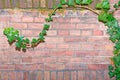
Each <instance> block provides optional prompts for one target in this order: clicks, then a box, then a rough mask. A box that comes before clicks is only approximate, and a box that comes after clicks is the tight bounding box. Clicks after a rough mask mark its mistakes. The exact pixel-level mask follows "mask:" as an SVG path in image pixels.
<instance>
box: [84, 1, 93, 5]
mask: <svg viewBox="0 0 120 80" xmlns="http://www.w3.org/2000/svg"><path fill="white" fill-rule="evenodd" d="M92 2H93V0H82V4H83V5H88V4H90V3H92Z"/></svg>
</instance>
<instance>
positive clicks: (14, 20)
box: [10, 17, 22, 22]
mask: <svg viewBox="0 0 120 80" xmlns="http://www.w3.org/2000/svg"><path fill="white" fill-rule="evenodd" d="M21 21H22V20H21V17H11V18H10V22H21Z"/></svg>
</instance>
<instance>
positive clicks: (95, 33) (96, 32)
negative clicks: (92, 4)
mask: <svg viewBox="0 0 120 80" xmlns="http://www.w3.org/2000/svg"><path fill="white" fill-rule="evenodd" d="M93 35H94V36H103V31H100V30H94V31H93Z"/></svg>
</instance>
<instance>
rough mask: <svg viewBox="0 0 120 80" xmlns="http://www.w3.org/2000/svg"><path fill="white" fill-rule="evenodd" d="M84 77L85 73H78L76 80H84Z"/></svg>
mask: <svg viewBox="0 0 120 80" xmlns="http://www.w3.org/2000/svg"><path fill="white" fill-rule="evenodd" d="M84 76H85V71H78V80H85V79H84ZM86 77H87V76H86ZM86 80H88V79H86Z"/></svg>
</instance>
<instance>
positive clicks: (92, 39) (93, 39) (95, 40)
mask: <svg viewBox="0 0 120 80" xmlns="http://www.w3.org/2000/svg"><path fill="white" fill-rule="evenodd" d="M87 41H88V42H91V43H103V42H106V43H109V42H110V40H109V38H108V37H102V36H101V37H89V38H88V40H87Z"/></svg>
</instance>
